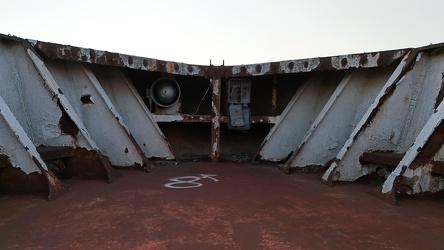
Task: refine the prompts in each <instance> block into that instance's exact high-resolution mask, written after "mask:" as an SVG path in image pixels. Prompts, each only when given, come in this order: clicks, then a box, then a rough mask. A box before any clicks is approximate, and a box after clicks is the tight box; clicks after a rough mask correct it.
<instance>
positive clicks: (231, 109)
mask: <svg viewBox="0 0 444 250" xmlns="http://www.w3.org/2000/svg"><path fill="white" fill-rule="evenodd" d="M250 98H251V81H250V80H248V79H230V80H228V85H227V105H228V108H227V112H228V125H227V126H228V129H230V130H249V129H250V128H251V111H250Z"/></svg>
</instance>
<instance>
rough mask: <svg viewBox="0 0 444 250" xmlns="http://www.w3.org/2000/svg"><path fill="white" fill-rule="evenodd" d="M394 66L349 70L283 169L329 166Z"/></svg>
mask: <svg viewBox="0 0 444 250" xmlns="http://www.w3.org/2000/svg"><path fill="white" fill-rule="evenodd" d="M393 69H394V68H393V67H388V68H384V69H356V70H354V71H350V72H348V73H347V74H346V75H345V76H344V78H343V79H342V80H341V82H340V83H339V85H338V87H337V88H336V90H335V91H334V93H333V94H332V95H331V97H330V99H329V100H328V102H327V103H326V104H325V106H324V108H323V109H322V111H321V112H320V113H319V115H318V116H317V118H316V120H315V121H314V122H313V124H312V125H311V128H310V129H309V131H308V133H307V134H306V135H305V137H304V139H303V140H302V142H301V143H300V144H299V146H298V147H297V148H296V150H295V151H294V152H293V154H292V156H291V157H290V159H289V160H288V161H287V162H286V163H285V164H284V166H283V169H284V170H285V171H286V172H288V171H289V169H290V168H291V167H308V166H327V164H328V163H331V161H332V160H333V159H334V157H335V156H336V155H337V153H338V152H339V150H340V149H341V148H342V146H343V145H344V143H345V141H346V140H347V139H348V135H349V134H350V133H351V132H352V131H353V129H354V128H355V126H356V124H357V123H358V122H359V120H360V119H361V117H362V116H363V115H364V113H365V111H366V110H367V109H368V107H369V106H370V104H371V103H372V101H373V100H374V98H375V96H376V95H377V94H378V92H379V91H380V90H381V88H382V86H384V83H385V82H386V81H387V79H388V78H389V77H390V74H391V72H392V71H393Z"/></svg>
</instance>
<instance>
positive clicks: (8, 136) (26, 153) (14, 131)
mask: <svg viewBox="0 0 444 250" xmlns="http://www.w3.org/2000/svg"><path fill="white" fill-rule="evenodd" d="M0 155H6V157H7V164H6V166H5V167H6V168H10V167H13V168H17V169H14V170H12V169H9V170H8V169H6V170H5V169H3V170H2V176H0V177H1V178H2V180H1V182H5V183H6V188H7V189H8V190H11V189H12V190H14V191H15V192H23V191H29V190H28V188H25V189H24V187H27V186H28V185H34V186H35V187H36V189H42V185H41V183H42V182H41V180H39V177H38V176H40V178H43V179H44V180H45V181H46V184H47V188H48V199H49V200H52V199H54V198H56V197H58V196H61V195H63V194H65V193H66V192H68V191H69V190H70V189H71V187H70V186H67V185H65V184H63V183H62V182H60V181H59V180H58V179H57V177H56V176H54V175H53V174H52V173H51V170H49V169H48V167H47V166H46V164H45V162H44V161H43V160H42V158H41V157H40V155H39V153H38V152H37V149H36V148H35V146H34V144H33V142H32V141H31V139H30V138H29V137H28V135H27V134H26V132H25V130H24V129H23V127H22V126H21V125H20V123H19V122H18V121H17V119H16V118H15V116H14V114H13V113H12V112H11V110H10V109H9V107H8V105H7V104H6V102H5V101H4V99H3V98H2V96H1V95H0ZM33 173H37V175H36V174H33ZM3 178H4V179H3ZM11 179H12V180H11ZM14 179H16V180H17V182H16V183H14V184H12V182H13V181H14ZM8 182H9V183H10V184H12V185H7V183H8ZM23 182H29V183H26V184H24V185H23V184H22V183H23ZM21 185H22V186H21Z"/></svg>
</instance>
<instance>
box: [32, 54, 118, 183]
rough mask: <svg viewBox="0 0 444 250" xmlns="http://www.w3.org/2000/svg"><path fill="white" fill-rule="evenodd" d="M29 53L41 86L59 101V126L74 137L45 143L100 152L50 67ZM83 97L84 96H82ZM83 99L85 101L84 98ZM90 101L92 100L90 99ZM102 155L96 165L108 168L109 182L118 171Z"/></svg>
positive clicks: (64, 132) (54, 99)
mask: <svg viewBox="0 0 444 250" xmlns="http://www.w3.org/2000/svg"><path fill="white" fill-rule="evenodd" d="M27 54H28V56H29V58H30V60H31V61H32V64H33V66H34V67H35V69H37V71H38V72H39V75H40V77H41V79H42V80H43V84H41V85H40V88H42V87H45V86H46V87H47V88H45V89H46V90H47V92H48V93H50V94H51V96H52V98H51V99H53V101H56V102H57V106H58V108H59V110H60V112H61V113H62V114H61V117H60V120H59V121H58V127H59V128H60V130H61V131H62V132H63V133H62V134H67V135H70V136H71V137H72V139H71V143H69V144H66V143H62V144H55V143H57V140H51V141H49V142H48V141H47V142H45V143H44V144H43V145H47V146H48V145H49V146H66V145H70V146H72V147H79V148H80V147H81V148H83V149H85V150H86V151H90V152H98V147H97V145H96V143H95V141H93V139H92V138H91V137H90V134H89V133H88V131H87V129H86V127H85V125H84V124H83V122H82V121H81V119H80V117H79V116H78V115H77V113H76V112H75V109H74V108H73V107H72V105H71V103H70V102H69V101H68V99H67V98H66V96H65V95H64V94H63V92H62V90H61V89H60V87H59V86H58V85H57V83H56V81H55V80H54V78H53V76H52V75H51V73H50V72H49V71H48V68H47V67H46V65H45V63H44V62H43V61H41V60H40V58H38V57H37V56H36V55H35V53H34V52H33V51H31V50H30V49H28V50H27ZM81 98H83V97H81ZM81 101H85V100H82V99H81ZM89 101H90V100H89ZM56 124H57V123H55V124H52V126H53V127H54V126H55V127H57V126H56ZM100 157H101V159H102V160H101V161H100V162H99V165H97V166H95V167H97V168H104V169H105V170H106V173H108V176H107V179H108V181H109V182H111V181H113V180H115V179H116V177H117V176H118V173H117V172H116V171H115V170H114V169H113V168H112V167H111V165H110V163H109V160H108V159H104V158H103V156H100Z"/></svg>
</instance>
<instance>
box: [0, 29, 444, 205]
mask: <svg viewBox="0 0 444 250" xmlns="http://www.w3.org/2000/svg"><path fill="white" fill-rule="evenodd" d="M443 48H444V44H438V45H432V46H426V47H422V48H416V49H399V50H392V51H382V52H372V53H362V54H352V55H340V56H332V57H322V58H308V59H298V60H289V61H281V62H271V63H258V64H249V65H234V66H225V65H222V66H214V65H209V66H203V65H189V64H185V63H177V62H167V61H161V60H157V59H151V58H143V57H137V56H130V55H124V54H119V53H111V52H107V51H99V50H94V49H86V48H79V47H74V46H69V45H59V44H52V43H46V42H39V41H32V40H23V39H20V38H15V37H8V36H4V35H0V87H1V88H0V96H2V97H3V98H4V104H3V106H4V107H6V108H7V109H8V110H10V112H11V114H13V115H12V116H15V117H14V118H9V115H6V116H5V115H4V113H3V118H4V119H3V120H4V121H5V122H4V124H6V125H3V127H2V128H1V129H2V131H1V132H2V133H3V132H4V133H5V134H6V135H5V136H3V137H5V139H4V140H5V141H7V143H4V144H0V145H5V146H3V147H0V155H1V157H0V163H2V164H3V165H5V166H7V167H8V168H9V170H11V169H12V170H14V171H15V170H18V171H19V172H17V171H16V172H17V173H18V174H17V173H12V172H10V176H17V178H18V179H19V178H21V180H22V181H21V183H23V180H26V178H27V176H31V175H30V174H31V173H36V174H37V175H36V176H40V177H39V178H41V177H42V178H43V179H44V180H45V182H46V183H48V185H49V187H50V193H58V192H59V191H58V190H57V189H58V188H59V187H60V193H63V192H64V190H63V189H64V187H63V186H58V184H57V183H58V179H57V177H55V176H54V175H53V173H52V172H51V171H49V169H48V166H46V165H45V162H43V160H42V158H43V159H45V160H46V161H48V164H49V162H51V164H58V163H61V164H63V165H64V167H65V168H66V169H65V172H66V173H67V175H70V176H78V177H84V178H89V177H96V178H97V177H100V178H102V177H108V180H110V181H111V180H113V179H114V178H116V176H118V173H117V172H116V171H115V170H114V169H113V167H112V166H111V164H113V165H115V166H121V167H129V166H132V167H136V168H138V167H141V166H145V167H146V169H147V170H151V169H152V165H151V163H150V162H149V161H148V158H152V159H155V160H158V159H160V160H172V159H176V160H179V158H180V157H182V156H183V157H185V158H186V159H203V158H206V159H208V156H209V157H210V159H211V161H212V162H217V161H219V160H240V161H246V160H245V159H247V158H249V157H251V158H252V159H253V161H267V162H278V163H281V162H283V161H286V163H285V164H284V165H283V170H285V171H286V172H288V171H289V170H290V168H301V167H313V166H329V167H328V169H327V171H326V172H325V173H324V176H323V178H322V179H323V180H324V181H327V182H330V183H331V182H332V181H335V180H345V181H352V180H355V179H357V178H359V177H361V176H363V175H366V174H369V173H372V172H373V171H375V170H377V169H379V168H380V167H384V166H383V165H385V170H386V171H390V166H391V167H394V166H396V168H395V170H394V171H393V172H392V174H391V175H388V176H389V178H388V179H387V180H386V183H385V184H384V186H383V187H380V188H378V189H376V194H377V195H379V196H382V197H385V198H387V199H388V200H389V201H391V202H393V203H394V202H395V201H396V199H395V195H394V194H395V193H397V192H401V191H405V190H401V189H402V188H404V187H408V188H407V192H409V193H412V194H415V193H420V192H425V191H431V192H435V191H438V190H442V189H444V181H443V178H442V174H443V173H444V170H443V169H444V167H443V166H444V163H443V162H444V148H443V141H444V135H443V134H444V132H442V130H443V128H442V125H441V120H442V114H441V112H442V111H441V110H442V108H441V106H440V105H442V100H443V99H444V88H443V85H444V80H443V75H444V63H443V62H444V55H443V54H444V53H443ZM37 54H38V55H37ZM402 58H403V60H401V59H402ZM398 64H399V65H398ZM165 75H169V76H171V77H174V78H175V79H176V81H177V84H176V85H177V86H176V87H179V89H177V90H178V91H179V92H180V93H181V95H180V98H179V100H178V101H177V104H175V105H174V107H170V108H167V109H165V108H163V109H161V108H159V107H158V105H154V107H153V105H152V95H147V94H146V91H147V90H148V89H150V87H152V85H153V83H155V82H156V81H157V80H158V79H159V78H161V77H165ZM233 78H236V79H243V80H245V81H248V82H251V103H249V104H248V108H249V110H250V111H251V113H250V114H251V116H250V114H248V117H249V118H250V120H249V122H248V124H250V121H251V126H249V130H248V131H243V133H242V134H240V133H239V131H234V132H233V131H230V130H228V129H227V127H228V126H227V123H228V122H229V121H228V120H229V118H228V117H229V115H232V116H231V117H233V115H234V113H233V112H232V113H230V109H229V108H228V107H229V105H227V103H230V98H229V96H228V92H227V91H226V90H227V88H228V85H229V84H228V83H229V82H230V81H231V80H233ZM210 88H211V89H212V91H211V92H212V95H211V98H210V97H209V96H207V95H206V94H207V93H208V92H209V89H210ZM294 93H295V94H294ZM202 95H203V96H202ZM206 96H207V97H208V98H206ZM199 100H200V101H199ZM201 104H202V105H201ZM196 108H197V109H196ZM2 112H3V111H2ZM151 112H153V113H154V114H155V115H153V114H152V113H151ZM5 117H6V118H5ZM5 119H6V120H5ZM11 121H16V123H14V122H12V123H11ZM13 123H14V124H17V126H19V128H18V129H19V130H20V129H21V130H23V135H24V137H26V138H27V140H28V142H26V143H27V144H29V145H31V146H32V148H33V149H35V148H36V146H41V148H44V147H46V148H47V147H50V148H52V149H54V148H57V149H58V150H57V152H53V153H51V154H50V153H48V152H43V151H41V152H40V153H38V152H37V151H36V152H35V155H34V154H29V153H27V150H26V149H28V148H29V147H27V146H23V145H25V144H26V143H25V142H22V141H20V140H16V139H14V137H11V135H14V132H11V131H15V130H14V129H11V127H13V126H16V125H11V124H13ZM185 123H187V124H185ZM267 124H270V126H267ZM159 125H160V127H159ZM228 125H230V126H233V124H232V123H230V124H228ZM161 128H162V130H165V131H162V130H161ZM17 131H18V130H17ZM221 131H222V132H221ZM164 132H165V134H164ZM20 133H21V132H20ZM182 133H187V135H182ZM267 133H268V135H267V136H265V135H266V134H267ZM166 135H167V136H166ZM264 136H265V138H263V137H264ZM169 139H170V140H169ZM180 140H186V141H180ZM247 140H248V142H246V141H247ZM169 141H174V143H176V144H175V145H171V147H170V144H169ZM261 141H262V144H261V145H260V146H259V144H260V142H261ZM11 145H15V146H11ZM412 145H413V146H412ZM16 147H22V148H25V149H24V151H23V149H22V151H23V152H22V151H20V150H18V151H17V152H21V153H20V154H27V155H28V156H26V157H28V158H26V157H24V159H25V160H26V159H28V161H30V162H31V163H30V165H29V166H21V165H20V164H22V163H21V162H20V160H19V159H18V158H17V157H16V156H15V155H13V154H14V153H15V152H14V149H15V148H16ZM64 147H67V148H68V149H69V150H67V151H66V152H65V151H64V150H61V149H63V148H64ZM257 147H259V148H258V149H256V148H257ZM173 148H174V150H175V151H178V152H180V154H179V155H180V156H179V157H178V156H177V155H175V153H173V150H172V149H173ZM254 153H256V154H255V155H253V154H254ZM387 153H390V154H387ZM34 156H36V157H34ZM106 157H108V158H109V160H108V159H107V158H106ZM400 157H402V159H400ZM251 158H250V159H251ZM399 161H400V162H399ZM16 163H20V164H16ZM11 166H12V168H11ZM17 166H19V167H17ZM22 167H23V168H24V170H23V169H21V168H22ZM5 173H6V172H5ZM39 173H41V174H42V175H40V174H39ZM378 173H379V172H378ZM19 176H22V177H19ZM40 181H41V180H40ZM29 183H34V184H30V185H35V186H36V187H37V186H38V181H37V182H35V181H33V180H31V179H30V180H29ZM51 188H52V189H51ZM374 191H375V190H374ZM50 198H52V196H51V195H50Z"/></svg>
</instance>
